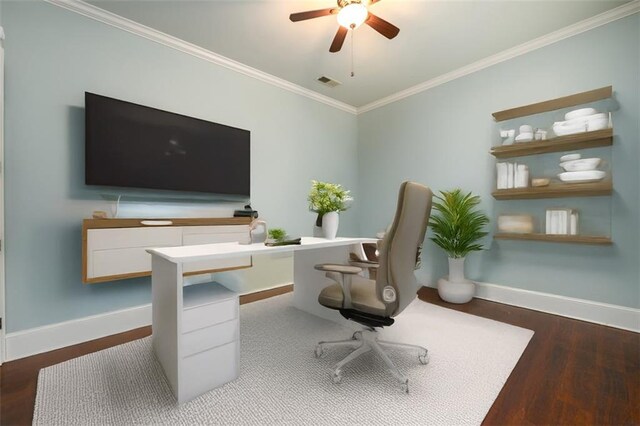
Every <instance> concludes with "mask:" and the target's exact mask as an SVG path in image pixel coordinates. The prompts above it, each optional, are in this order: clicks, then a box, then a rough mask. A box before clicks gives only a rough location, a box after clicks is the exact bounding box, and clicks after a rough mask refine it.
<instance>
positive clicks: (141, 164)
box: [85, 92, 250, 197]
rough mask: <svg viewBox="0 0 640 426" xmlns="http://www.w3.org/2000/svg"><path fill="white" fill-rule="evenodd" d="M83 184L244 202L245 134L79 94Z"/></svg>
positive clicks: (246, 189)
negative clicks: (82, 116)
mask: <svg viewBox="0 0 640 426" xmlns="http://www.w3.org/2000/svg"><path fill="white" fill-rule="evenodd" d="M85 111H86V116H85V125H86V139H85V183H86V184H87V185H100V186H110V187H129V188H150V189H164V190H174V191H189V192H206V193H214V194H225V195H239V196H246V197H248V196H249V192H250V191H249V190H250V187H249V186H250V132H249V131H247V130H242V129H237V128H234V127H229V126H225V125H222V124H216V123H211V122H209V121H205V120H200V119H197V118H191V117H186V116H184V115H180V114H174V113H170V112H166V111H162V110H159V109H155V108H150V107H146V106H142V105H136V104H133V103H130V102H125V101H121V100H117V99H112V98H108V97H106V96H101V95H96V94H93V93H88V92H87V93H85Z"/></svg>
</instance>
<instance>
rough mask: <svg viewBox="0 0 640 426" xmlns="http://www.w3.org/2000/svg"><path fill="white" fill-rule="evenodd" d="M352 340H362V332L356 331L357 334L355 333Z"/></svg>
mask: <svg viewBox="0 0 640 426" xmlns="http://www.w3.org/2000/svg"><path fill="white" fill-rule="evenodd" d="M351 339H352V340H361V339H362V331H356V332H355V333H353V336H351Z"/></svg>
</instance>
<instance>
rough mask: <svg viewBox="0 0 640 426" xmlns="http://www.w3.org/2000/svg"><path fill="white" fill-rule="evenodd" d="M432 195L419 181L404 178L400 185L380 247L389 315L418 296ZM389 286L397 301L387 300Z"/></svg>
mask: <svg viewBox="0 0 640 426" xmlns="http://www.w3.org/2000/svg"><path fill="white" fill-rule="evenodd" d="M432 197H433V193H432V192H431V190H430V189H429V188H427V187H426V186H424V185H421V184H419V183H415V182H403V183H402V185H401V186H400V193H399V194H398V206H397V207H396V215H395V217H394V219H393V223H392V224H391V226H390V227H389V230H388V231H387V232H386V234H385V236H384V239H383V240H382V242H381V244H380V247H379V248H378V252H379V265H380V266H379V268H378V274H377V278H376V290H377V294H378V299H380V300H381V301H382V302H383V303H385V305H386V306H387V316H389V317H393V316H396V315H398V314H399V313H400V312H402V311H403V310H404V308H406V307H407V306H408V305H409V303H411V302H412V301H413V300H414V299H415V298H416V292H417V291H418V288H419V285H418V282H417V280H416V277H415V274H414V271H415V269H417V268H419V266H420V255H421V253H422V244H423V243H424V237H425V233H426V232H427V224H428V222H429V216H430V214H431V199H432ZM386 286H392V287H393V288H394V289H395V291H396V300H395V302H390V303H389V302H385V301H384V298H383V291H384V288H385V287H386Z"/></svg>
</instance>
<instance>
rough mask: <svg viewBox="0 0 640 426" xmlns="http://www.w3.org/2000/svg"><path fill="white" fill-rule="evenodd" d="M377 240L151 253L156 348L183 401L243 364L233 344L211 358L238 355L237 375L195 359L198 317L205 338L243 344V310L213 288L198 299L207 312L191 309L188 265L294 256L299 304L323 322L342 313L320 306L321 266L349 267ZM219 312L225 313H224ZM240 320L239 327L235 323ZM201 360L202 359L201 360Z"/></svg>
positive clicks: (226, 377)
mask: <svg viewBox="0 0 640 426" xmlns="http://www.w3.org/2000/svg"><path fill="white" fill-rule="evenodd" d="M375 241H376V240H375V239H370V238H337V239H335V240H326V239H324V238H303V239H302V244H300V245H290V246H280V247H267V246H265V245H264V244H248V245H242V244H238V243H221V244H206V245H197V246H183V247H168V248H158V249H149V250H147V251H148V252H149V253H150V254H151V255H152V316H153V319H152V321H153V325H152V328H153V337H152V340H153V349H154V351H155V353H156V356H157V357H158V360H159V361H160V364H161V365H162V368H163V369H164V372H165V375H166V376H167V379H168V381H169V383H170V385H171V388H172V390H173V393H174V395H175V396H176V398H177V400H178V402H180V403H182V402H185V401H188V400H190V399H193V398H195V397H196V396H198V395H200V394H202V393H204V392H206V391H207V390H210V389H213V388H215V387H217V386H220V385H221V384H223V383H225V382H227V381H230V380H233V379H234V378H235V377H237V371H238V368H237V367H238V362H239V360H238V351H237V346H235V348H236V349H235V350H234V349H233V347H231V346H224V348H225V349H224V350H221V352H220V353H219V354H218V353H216V354H214V353H213V352H210V355H211V357H212V358H210V359H219V360H220V361H221V362H223V361H224V360H226V359H227V358H228V359H229V362H233V359H231V358H233V357H234V356H235V366H236V368H235V371H233V369H230V368H228V367H225V368H221V369H220V370H221V371H220V372H219V373H217V372H215V371H213V370H212V369H215V365H213V366H212V365H211V362H210V359H207V358H206V356H204V355H200V354H198V353H196V354H195V355H194V354H193V352H192V351H191V350H190V349H188V348H187V346H188V341H189V337H190V336H187V334H188V333H191V332H193V331H194V330H196V329H197V327H196V326H194V324H193V321H194V318H197V316H198V315H200V316H201V317H202V320H203V321H204V322H203V323H202V324H201V327H202V328H200V329H199V330H201V331H199V333H201V334H202V335H203V336H209V337H208V338H211V339H213V340H215V339H216V338H218V337H217V336H219V335H222V334H224V335H225V336H230V337H227V338H228V339H232V338H234V336H235V338H236V340H233V342H237V336H236V335H234V333H236V331H234V330H237V320H238V317H237V312H238V310H237V308H236V309H235V311H234V310H233V309H231V308H230V306H231V304H235V306H236V307H237V303H238V302H237V295H236V296H235V297H234V296H233V294H229V293H231V292H225V291H216V290H212V291H203V292H199V293H201V294H198V295H197V297H202V298H203V299H202V300H205V302H203V305H202V306H206V308H202V310H200V311H196V310H193V307H190V306H186V307H185V306H184V291H183V274H182V273H183V268H184V266H185V265H188V264H190V263H193V262H201V261H211V260H220V259H230V258H235V257H242V256H247V255H254V254H256V255H257V254H272V253H293V255H294V287H293V288H294V290H293V300H294V306H295V307H296V308H298V309H301V310H303V311H306V312H309V313H312V314H314V315H318V316H321V317H323V318H327V319H330V320H333V321H340V320H341V317H340V315H339V314H338V313H337V312H335V311H332V310H330V309H326V308H324V307H322V306H320V305H319V304H318V294H319V293H320V291H321V290H322V289H323V288H324V287H325V286H326V285H327V278H326V277H325V276H324V273H323V272H320V271H316V270H314V269H313V266H314V265H316V264H318V263H346V262H347V261H348V259H349V252H356V253H358V254H359V255H361V256H363V253H362V243H370V242H375ZM207 298H208V299H207ZM218 303H219V304H218ZM197 304H198V303H196V305H197ZM214 304H215V305H214ZM185 309H188V310H189V314H188V315H186V314H185V312H186V311H185ZM218 312H225V314H224V315H222V314H220V315H218V314H217V313H218ZM234 313H235V316H234ZM234 320H235V321H236V323H233V321H234ZM195 321H197V320H195ZM204 327H206V328H204ZM234 327H235V328H234ZM185 336H187V337H185ZM191 340H193V337H192V336H191ZM200 340H201V339H200ZM214 349H215V348H214ZM203 353H204V352H203ZM205 355H206V354H205ZM199 358H202V360H200V361H199ZM194 362H198V364H197V367H198V368H196V367H194ZM232 373H233V374H232Z"/></svg>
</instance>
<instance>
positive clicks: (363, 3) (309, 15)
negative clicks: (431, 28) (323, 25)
mask: <svg viewBox="0 0 640 426" xmlns="http://www.w3.org/2000/svg"><path fill="white" fill-rule="evenodd" d="M379 1H380V0H338V7H330V8H327V9H320V10H309V11H307V12H299V13H292V14H291V15H290V16H289V19H290V20H291V21H292V22H298V21H305V20H307V19H313V18H320V17H322V16H328V15H338V23H339V24H340V27H338V32H337V33H336V35H335V37H334V38H333V42H332V43H331V47H330V48H329V52H339V51H340V49H342V44H343V43H344V39H345V38H346V37H347V33H348V32H349V30H350V29H351V30H355V29H356V28H358V27H359V26H360V25H362V24H367V25H369V26H370V27H371V28H373V29H374V30H376V31H377V32H379V33H380V34H382V35H383V36H385V37H386V38H388V39H392V38H394V37H395V36H397V35H398V33H399V32H400V28H398V27H396V26H395V25H393V24H390V23H389V22H387V21H385V20H384V19H382V18H378V17H377V16H376V15H374V14H373V13H371V12H369V10H368V6H371V5H372V4H374V3H378V2H379Z"/></svg>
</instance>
